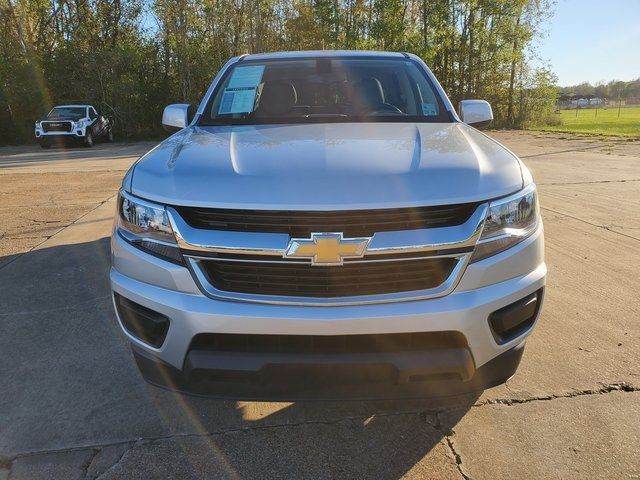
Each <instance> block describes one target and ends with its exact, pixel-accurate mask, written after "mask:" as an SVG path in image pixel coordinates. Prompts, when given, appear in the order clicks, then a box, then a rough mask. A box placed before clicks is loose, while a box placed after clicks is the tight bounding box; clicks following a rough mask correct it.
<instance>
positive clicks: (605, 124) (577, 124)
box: [533, 106, 640, 138]
mask: <svg viewBox="0 0 640 480" xmlns="http://www.w3.org/2000/svg"><path fill="white" fill-rule="evenodd" d="M557 116H558V117H560V124H559V125H540V126H537V127H534V128H533V130H543V131H546V132H567V133H585V134H591V135H612V136H613V135H615V136H620V137H632V138H634V137H635V138H639V137H640V107H629V108H621V109H620V117H618V109H617V108H615V107H611V106H609V107H607V109H606V110H605V109H602V108H599V109H598V110H597V114H596V110H595V109H582V110H578V115H577V116H576V111H575V110H561V111H560V114H559V115H557Z"/></svg>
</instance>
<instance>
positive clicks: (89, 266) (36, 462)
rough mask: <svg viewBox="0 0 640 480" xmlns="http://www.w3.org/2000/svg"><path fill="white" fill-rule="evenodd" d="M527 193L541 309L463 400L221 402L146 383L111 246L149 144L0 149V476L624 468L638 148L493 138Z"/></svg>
mask: <svg viewBox="0 0 640 480" xmlns="http://www.w3.org/2000/svg"><path fill="white" fill-rule="evenodd" d="M491 135H493V136H495V137H496V138H498V139H499V140H500V141H503V142H504V143H505V144H506V145H507V146H509V147H510V148H511V149H512V150H514V151H515V152H516V153H517V154H519V155H520V156H521V157H522V158H523V159H524V160H525V162H526V163H527V164H528V165H529V166H530V168H531V169H532V170H533V173H534V175H535V178H536V181H537V183H538V185H539V189H540V192H541V203H542V214H543V217H544V222H545V228H546V242H547V243H546V249H547V261H548V267H549V279H548V288H547V297H546V305H545V309H544V311H543V315H542V318H541V321H540V322H539V324H538V327H537V329H536V331H535V333H534V334H533V336H532V337H531V338H530V340H529V342H528V346H527V349H526V351H525V356H524V359H523V362H522V364H521V367H520V370H519V371H518V373H517V375H516V376H515V377H514V378H513V379H512V380H511V381H509V382H508V384H507V385H506V386H501V387H497V388H493V389H491V390H487V391H485V392H484V393H483V394H482V395H480V396H479V397H473V398H460V399H456V400H455V401H450V402H448V403H445V404H443V403H442V402H440V403H438V402H434V401H413V402H307V403H266V402H231V401H218V400H210V399H201V398H190V397H183V396H180V395H177V394H173V393H169V392H166V391H163V390H159V389H157V388H154V387H150V386H148V385H146V384H145V383H144V382H143V381H142V379H141V377H140V375H139V373H138V372H137V369H136V367H135V365H134V363H133V360H132V357H131V354H130V351H129V349H128V347H127V343H126V341H125V340H124V338H123V335H122V334H121V332H120V331H119V329H118V327H117V326H116V322H115V319H114V314H113V311H112V306H111V303H110V298H109V288H108V265H109V253H108V241H107V237H108V235H109V232H110V228H111V220H112V216H113V212H114V201H113V199H114V194H115V192H116V190H117V188H118V186H119V184H120V180H121V178H122V175H123V174H124V172H125V171H126V169H127V168H128V166H129V165H130V164H131V163H132V162H133V161H134V160H135V159H136V158H137V156H138V155H140V154H141V153H143V152H144V151H146V150H147V149H149V148H150V147H151V146H152V144H142V143H140V144H113V145H108V146H104V145H100V146H97V147H96V148H94V149H91V150H89V149H82V148H77V149H71V150H59V149H52V150H50V151H46V152H44V151H40V150H38V149H37V148H35V147H19V148H18V147H16V148H5V149H0V200H1V201H0V306H1V307H2V308H1V310H0V480H2V479H6V478H11V479H13V480H18V479H31V480H33V479H36V480H37V479H41V478H42V479H45V478H46V479H50V478H56V479H57V478H61V479H75V478H78V479H84V478H98V477H99V478H102V479H116V478H243V479H244V478H296V479H300V478H313V479H321V478H383V479H395V478H401V477H403V478H404V477H406V478H437V479H447V478H474V479H485V478H486V479H501V478H505V479H506V478H509V479H511V478H614V477H618V478H640V302H639V300H640V294H639V292H640V268H639V267H638V265H639V264H640V214H639V213H638V212H639V211H640V143H638V142H616V141H604V140H599V139H589V138H577V137H571V136H566V135H565V136H562V135H548V134H544V135H543V134H530V133H521V132H492V133H491Z"/></svg>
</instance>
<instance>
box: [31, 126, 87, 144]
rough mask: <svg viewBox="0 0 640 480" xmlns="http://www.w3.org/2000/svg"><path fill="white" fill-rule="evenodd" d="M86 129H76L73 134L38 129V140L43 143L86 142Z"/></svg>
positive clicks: (36, 133)
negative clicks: (47, 141)
mask: <svg viewBox="0 0 640 480" xmlns="http://www.w3.org/2000/svg"><path fill="white" fill-rule="evenodd" d="M86 134H87V130H86V127H82V128H74V129H73V130H72V131H71V132H45V131H43V130H41V129H36V131H35V135H36V140H38V141H40V142H42V141H46V140H49V141H63V140H67V141H71V140H84V138H85V137H86Z"/></svg>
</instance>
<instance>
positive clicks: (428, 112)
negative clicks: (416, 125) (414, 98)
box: [422, 103, 438, 117]
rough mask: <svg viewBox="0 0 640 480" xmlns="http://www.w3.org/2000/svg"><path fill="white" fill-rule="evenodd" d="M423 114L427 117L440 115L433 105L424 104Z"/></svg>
mask: <svg viewBox="0 0 640 480" xmlns="http://www.w3.org/2000/svg"><path fill="white" fill-rule="evenodd" d="M422 114H423V115H425V116H427V117H435V116H436V115H438V111H437V110H436V106H435V104H433V103H423V104H422Z"/></svg>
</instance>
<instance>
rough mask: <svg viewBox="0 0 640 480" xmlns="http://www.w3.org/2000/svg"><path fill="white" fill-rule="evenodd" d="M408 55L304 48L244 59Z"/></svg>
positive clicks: (254, 55)
mask: <svg viewBox="0 0 640 480" xmlns="http://www.w3.org/2000/svg"><path fill="white" fill-rule="evenodd" d="M406 56H407V55H406V54H404V53H400V52H376V51H363V50H302V51H295V52H270V53H252V54H249V55H246V56H244V57H243V59H244V60H269V59H276V58H305V57H312V58H318V57H388V58H401V57H406Z"/></svg>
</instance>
